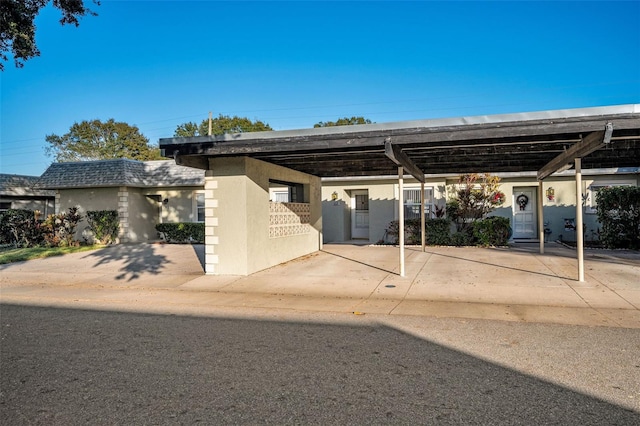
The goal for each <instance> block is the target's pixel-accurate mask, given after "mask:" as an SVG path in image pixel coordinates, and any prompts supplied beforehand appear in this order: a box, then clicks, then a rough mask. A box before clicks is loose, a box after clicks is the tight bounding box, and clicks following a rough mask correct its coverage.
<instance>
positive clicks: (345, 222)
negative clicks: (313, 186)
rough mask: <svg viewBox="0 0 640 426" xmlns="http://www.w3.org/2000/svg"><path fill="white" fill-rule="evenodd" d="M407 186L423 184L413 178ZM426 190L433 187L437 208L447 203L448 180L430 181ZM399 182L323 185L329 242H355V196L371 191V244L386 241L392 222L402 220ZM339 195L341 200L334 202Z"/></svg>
mask: <svg viewBox="0 0 640 426" xmlns="http://www.w3.org/2000/svg"><path fill="white" fill-rule="evenodd" d="M403 182H404V186H405V187H407V188H408V187H411V188H419V186H420V183H419V182H418V181H416V180H415V179H413V178H406V179H404V180H403ZM425 187H432V188H433V191H434V199H435V200H434V202H435V204H436V205H439V206H444V204H445V180H444V179H439V178H435V179H430V180H427V182H426V183H425ZM398 188H399V187H398V179H397V178H396V177H389V179H377V180H369V179H367V180H359V181H348V180H344V181H343V180H339V181H336V180H325V181H324V182H323V183H322V224H323V225H322V226H323V230H324V231H323V236H324V239H323V241H324V242H325V243H331V242H341V241H348V240H350V239H351V193H352V192H353V191H357V190H367V191H368V194H369V239H368V240H369V242H371V243H375V242H378V241H380V240H381V239H383V237H384V235H385V231H386V229H387V228H388V226H389V224H390V223H391V221H393V220H396V219H397V217H398V202H397V198H398V193H399V190H398ZM334 192H336V193H337V194H338V199H337V200H335V201H333V200H332V194H333V193H334Z"/></svg>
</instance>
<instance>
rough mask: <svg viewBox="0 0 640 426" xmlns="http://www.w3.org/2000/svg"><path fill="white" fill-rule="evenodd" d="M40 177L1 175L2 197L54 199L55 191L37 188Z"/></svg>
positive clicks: (0, 190)
mask: <svg viewBox="0 0 640 426" xmlns="http://www.w3.org/2000/svg"><path fill="white" fill-rule="evenodd" d="M39 179H40V178H39V177H38V176H24V175H9V174H0V196H4V197H53V196H54V193H53V191H49V190H46V189H40V188H35V187H34V185H35V184H36V183H37V182H38V180H39Z"/></svg>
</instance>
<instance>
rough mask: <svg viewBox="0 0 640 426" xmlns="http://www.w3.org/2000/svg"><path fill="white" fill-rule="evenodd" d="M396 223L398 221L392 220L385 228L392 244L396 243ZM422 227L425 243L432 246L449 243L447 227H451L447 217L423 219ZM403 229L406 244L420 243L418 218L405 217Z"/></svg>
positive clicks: (420, 231)
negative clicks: (424, 233) (423, 228)
mask: <svg viewBox="0 0 640 426" xmlns="http://www.w3.org/2000/svg"><path fill="white" fill-rule="evenodd" d="M398 225H399V224H398V221H397V220H394V221H393V222H391V223H390V224H389V227H388V228H387V237H389V238H390V240H391V243H393V244H397V243H398ZM424 227H425V232H426V244H428V245H432V246H438V245H442V246H446V245H449V243H450V237H449V228H450V227H451V221H450V220H449V219H444V218H438V219H425V222H424ZM404 230H405V237H406V242H407V244H420V243H421V241H422V238H421V233H422V230H421V223H420V219H407V220H406V221H405V223H404Z"/></svg>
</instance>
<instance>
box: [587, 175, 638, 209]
mask: <svg viewBox="0 0 640 426" xmlns="http://www.w3.org/2000/svg"><path fill="white" fill-rule="evenodd" d="M632 185H633V183H631V182H614V183H603V182H593V183H592V184H591V185H589V187H588V188H587V198H586V199H585V200H584V207H585V209H584V211H585V213H592V214H596V213H598V202H597V200H596V197H597V195H598V191H599V190H601V189H602V188H609V187H612V186H632Z"/></svg>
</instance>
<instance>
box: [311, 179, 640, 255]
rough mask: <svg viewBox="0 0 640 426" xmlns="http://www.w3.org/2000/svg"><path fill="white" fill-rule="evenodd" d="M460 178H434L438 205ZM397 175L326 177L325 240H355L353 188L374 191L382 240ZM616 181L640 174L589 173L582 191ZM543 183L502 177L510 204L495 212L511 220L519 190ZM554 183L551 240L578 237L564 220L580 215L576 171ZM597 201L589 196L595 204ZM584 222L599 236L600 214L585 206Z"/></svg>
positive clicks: (392, 212) (374, 231)
mask: <svg viewBox="0 0 640 426" xmlns="http://www.w3.org/2000/svg"><path fill="white" fill-rule="evenodd" d="M457 181H458V177H457V176H451V177H450V178H447V179H445V178H430V179H427V183H426V184H425V186H431V187H433V188H434V198H435V203H436V204H437V205H439V206H444V205H445V204H446V199H449V198H450V197H451V195H452V191H453V188H454V186H455V184H456V183H457ZM397 182H398V180H397V178H395V177H389V179H381V180H360V181H349V180H325V181H323V184H322V185H323V186H322V203H323V229H324V242H341V241H349V240H350V239H351V225H350V224H351V216H350V202H351V201H350V197H351V195H350V191H352V190H368V191H369V201H370V205H369V215H370V222H369V241H370V242H372V243H373V242H376V241H378V240H379V239H380V238H381V237H382V235H384V230H385V229H386V227H387V226H388V224H389V222H390V221H392V220H394V219H397V201H396V199H397V197H398V190H397V188H398V186H397ZM404 183H405V186H413V185H414V184H416V183H417V182H416V181H415V180H413V179H405V180H404ZM594 184H595V185H616V184H618V185H619V184H631V185H636V186H638V185H639V184H640V176H639V175H637V174H608V175H603V174H598V175H594V174H590V172H589V171H588V170H587V171H583V176H582V193H583V194H586V195H587V196H591V192H590V186H591V185H594ZM537 186H538V182H537V180H536V178H535V177H503V178H502V179H501V184H500V190H501V191H502V192H504V193H505V195H506V201H505V203H504V204H503V205H502V206H501V207H499V208H497V209H496V210H495V211H493V212H492V213H491V215H493V216H503V217H507V218H509V219H512V217H513V203H514V196H513V194H514V189H518V188H522V187H531V188H532V189H535V188H537ZM549 187H552V188H553V189H554V192H555V195H554V199H553V200H549V199H547V197H546V196H544V197H543V204H542V205H543V218H544V222H545V225H544V226H545V227H547V228H549V229H550V230H551V234H549V235H548V236H547V239H548V240H549V241H553V240H557V239H558V238H559V237H560V236H562V237H563V238H564V239H573V238H575V236H574V233H573V232H571V231H565V228H564V219H565V218H569V219H571V218H575V217H576V207H575V206H576V184H575V175H574V174H573V173H571V172H570V173H567V174H564V175H561V176H558V175H554V176H551V177H549V178H547V179H546V180H545V181H544V182H543V191H546V189H548V188H549ZM334 191H335V192H336V193H337V194H338V199H337V200H336V201H332V200H331V195H332V194H333V192H334ZM590 203H591V200H590V199H589V200H587V204H588V205H590ZM583 222H584V225H585V239H591V238H593V233H595V232H596V231H597V229H598V227H599V223H598V221H597V216H596V214H595V213H593V212H590V209H589V208H586V207H585V209H584V214H583Z"/></svg>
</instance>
